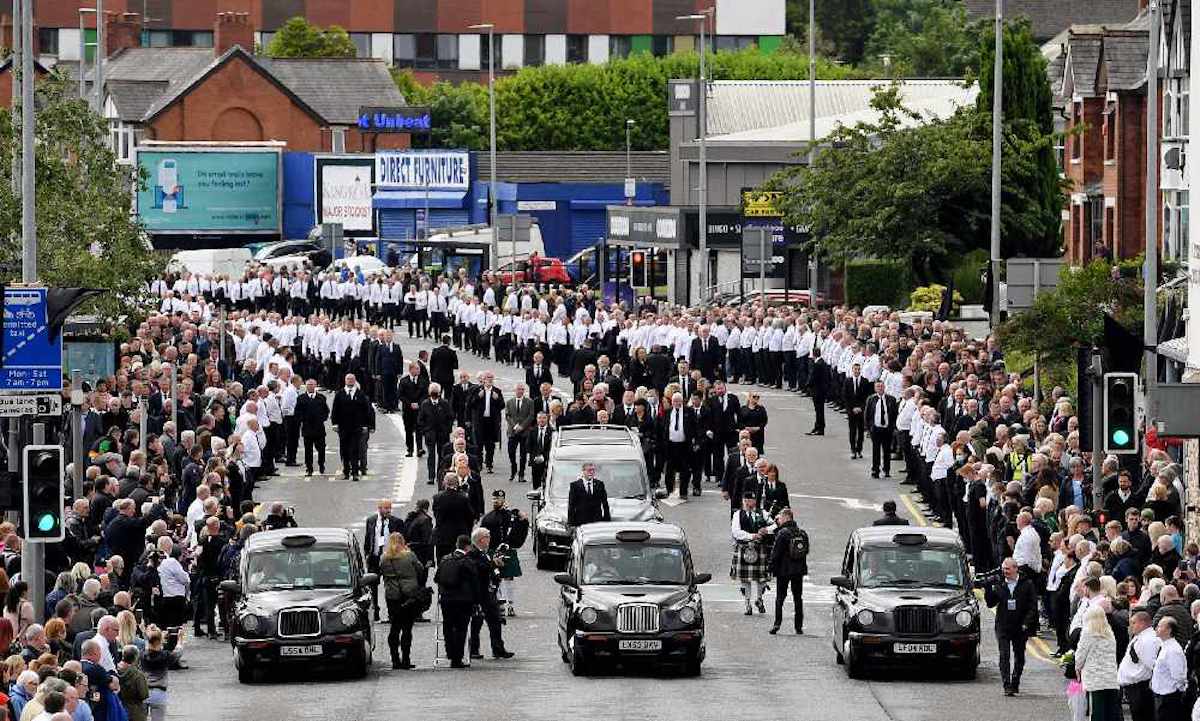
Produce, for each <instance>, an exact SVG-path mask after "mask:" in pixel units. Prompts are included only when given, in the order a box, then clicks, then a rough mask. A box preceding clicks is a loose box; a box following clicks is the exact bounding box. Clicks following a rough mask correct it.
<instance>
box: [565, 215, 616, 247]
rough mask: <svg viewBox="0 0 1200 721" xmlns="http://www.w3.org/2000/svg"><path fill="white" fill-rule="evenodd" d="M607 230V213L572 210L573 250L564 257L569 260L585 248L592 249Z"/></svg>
mask: <svg viewBox="0 0 1200 721" xmlns="http://www.w3.org/2000/svg"><path fill="white" fill-rule="evenodd" d="M607 230H608V226H607V224H606V214H605V211H603V210H572V211H571V250H570V252H569V253H566V254H565V256H564V257H565V258H569V257H571V256H573V255H575V254H576V253H578V252H579V251H581V250H583V249H584V248H590V247H592V246H593V245H595V244H596V242H597V241H598V240H600V238H601V237H602V236H603V235H604V233H605V231H607Z"/></svg>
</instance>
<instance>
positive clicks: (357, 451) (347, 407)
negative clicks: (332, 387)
mask: <svg viewBox="0 0 1200 721" xmlns="http://www.w3.org/2000/svg"><path fill="white" fill-rule="evenodd" d="M345 381H346V385H345V386H344V387H342V388H339V389H338V392H337V394H336V395H335V396H334V397H333V412H332V413H331V414H330V418H331V420H332V421H333V425H334V427H335V428H337V432H338V452H339V453H340V454H341V456H342V478H352V479H353V480H355V481H357V480H358V475H359V473H360V472H365V468H366V465H367V461H366V458H365V457H364V456H363V454H362V446H361V441H362V436H363V433H365V432H366V429H367V428H368V427H369V424H370V418H371V416H372V412H371V401H370V399H368V398H367V394H366V393H365V392H364V391H363V389H362V387H361V386H359V385H358V380H357V379H356V378H355V377H354V374H353V373H347V374H346V379H345Z"/></svg>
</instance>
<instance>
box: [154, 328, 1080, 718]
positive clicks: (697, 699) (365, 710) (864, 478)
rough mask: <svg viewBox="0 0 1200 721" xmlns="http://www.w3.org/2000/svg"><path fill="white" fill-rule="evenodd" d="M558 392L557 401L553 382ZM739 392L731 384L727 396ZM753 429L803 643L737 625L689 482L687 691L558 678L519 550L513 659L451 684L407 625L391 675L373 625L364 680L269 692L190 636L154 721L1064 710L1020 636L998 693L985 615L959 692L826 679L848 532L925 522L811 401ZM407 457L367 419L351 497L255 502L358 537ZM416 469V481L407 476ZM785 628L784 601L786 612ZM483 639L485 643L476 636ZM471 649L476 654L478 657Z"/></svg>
mask: <svg viewBox="0 0 1200 721" xmlns="http://www.w3.org/2000/svg"><path fill="white" fill-rule="evenodd" d="M402 336H403V334H399V337H397V341H398V342H399V343H400V344H401V345H402V347H403V348H404V351H405V353H406V355H409V356H415V354H416V351H417V350H418V349H419V348H422V347H426V346H425V345H423V344H419V343H418V341H415V340H409V339H407V338H404V337H402ZM459 359H460V362H461V364H462V366H463V367H464V368H465V369H466V370H470V371H472V373H474V372H475V371H479V370H483V369H485V368H487V369H491V370H493V371H494V372H495V373H496V375H497V385H498V386H499V387H500V388H501V389H502V390H503V391H504V392H505V396H506V397H508V396H509V395H510V389H511V387H512V384H513V383H515V382H517V380H519V379H520V378H521V376H522V375H523V373H521V372H519V371H518V369H516V368H513V367H512V366H499V365H497V364H495V363H493V362H485V361H483V360H482V359H479V358H476V357H475V356H472V355H470V354H469V353H465V352H462V353H459ZM560 385H561V386H563V387H566V384H565V383H561V382H560ZM733 389H734V390H735V391H737V392H739V393H742V392H744V391H745V390H747V388H746V387H742V386H734V387H733ZM760 392H761V393H762V395H763V402H764V404H765V406H766V407H767V410H768V413H769V414H770V420H769V422H768V425H767V427H766V456H767V457H768V458H769V459H770V460H772V461H773V462H775V463H777V464H778V465H779V467H780V469H781V480H783V481H784V482H786V483H787V484H788V488H789V491H790V492H791V496H792V498H793V508H794V510H796V512H797V519H798V522H799V523H800V525H801V526H802V527H803V528H805V529H806V530H807V531H808V533H809V536H810V539H811V544H812V549H811V552H810V555H809V572H810V575H809V577H808V578H807V579H806V582H805V585H804V601H805V623H804V627H805V634H804V635H803V636H796V635H794V634H793V633H791V631H790V630H789V629H790V628H791V624H790V622H789V621H787V620H785V622H784V625H783V630H781V632H780V634H779V635H778V636H769V635H768V634H767V629H768V628H769V627H770V625H771V611H772V605H773V598H772V597H770V595H768V598H767V612H768V613H767V615H766V616H763V615H759V614H757V613H756V614H755V615H754V616H753V617H747V616H745V615H743V610H744V607H743V604H742V600H741V596H740V594H739V592H738V588H737V586H736V584H735V583H734V582H732V581H731V580H730V579H729V562H730V554H731V551H730V541H729V531H728V520H727V519H728V503H727V502H726V501H724V500H723V499H722V498H721V496H720V493H719V492H718V491H717V490H715V488H713V487H711V486H708V485H707V484H706V485H705V488H704V493H703V495H702V496H701V497H699V498H690V499H689V500H688V501H686V502H679V501H678V500H676V499H669V500H667V501H664V502H663V514H664V516H665V517H666V520H667V521H668V522H671V523H675V524H678V525H680V526H682V527H683V528H684V529H685V530H686V531H687V533H688V539H689V543H690V545H691V548H692V554H693V558H694V563H695V567H696V570H697V571H698V572H699V571H707V572H710V573H712V575H713V580H712V581H711V582H710V583H708V584H706V585H704V586H701V591H702V594H703V597H704V604H705V610H706V626H707V628H706V630H707V644H708V657H707V660H706V661H705V663H704V666H703V675H702V676H701V677H700V678H695V679H690V678H683V677H680V676H678V675H677V674H676V673H674V672H670V671H667V670H663V671H656V670H654V669H649V670H646V669H637V670H633V671H624V670H612V671H608V672H604V673H601V674H600V675H597V676H593V677H589V678H574V677H572V676H571V674H570V672H569V670H568V668H567V666H566V665H565V664H563V663H562V661H561V659H560V658H559V651H558V647H557V644H556V641H555V630H556V623H557V622H556V607H557V603H558V594H559V587H558V586H557V584H555V583H554V581H553V578H552V575H553V574H552V572H547V571H537V570H535V569H534V559H533V557H532V554H531V552H530V546H531V544H529V543H526V545H525V547H524V548H522V549H521V563H522V567H523V569H524V572H525V575H524V576H523V577H522V578H520V579H519V580H518V582H517V604H516V606H517V617H516V618H513V619H509V620H508V623H507V625H506V627H505V630H504V636H505V641H506V644H507V646H508V648H509V649H510V650H512V651H514V652H515V653H516V657H515V658H513V659H511V660H507V661H499V660H492V659H490V658H488V659H485V660H483V661H476V662H475V663H474V665H473V666H472V667H471V668H470V669H468V670H464V671H453V670H450V669H448V668H445V667H434V665H433V659H434V644H435V641H434V629H433V628H432V625H431V624H418V625H417V626H416V628H415V639H414V642H413V663H415V664H416V665H417V668H416V669H414V670H411V671H393V670H391V668H390V666H389V664H388V661H387V658H388V652H387V644H386V634H387V627H386V625H383V624H379V625H377V626H376V643H377V646H376V649H375V654H374V659H375V663H374V665H373V667H372V668H371V670H370V673H369V675H368V677H367V678H366V679H363V680H348V679H344V678H341V677H340V676H338V675H337V673H336V672H337V669H333V670H330V671H316V672H306V673H299V672H296V671H291V672H289V676H287V677H279V676H278V675H276V677H274V678H272V679H271V680H269V681H267V682H265V683H260V684H255V685H250V686H246V685H242V684H239V683H238V681H237V676H236V672H235V670H234V667H233V660H232V654H231V652H230V649H229V646H228V644H225V643H221V642H218V641H215V640H210V639H194V638H189V639H188V640H187V641H186V643H185V649H184V650H185V655H186V658H187V660H188V662H189V663H190V665H191V668H190V670H187V671H180V672H173V673H172V674H171V677H170V700H169V706H168V718H171V719H188V720H189V721H207V720H209V719H212V720H213V721H216V720H221V721H227V720H230V719H251V718H253V719H268V720H270V719H288V720H289V721H301V720H305V719H314V720H316V719H320V720H321V721H358V720H367V719H385V718H386V719H393V718H398V717H403V718H406V719H409V718H411V719H440V720H448V721H455V720H457V719H467V718H486V719H562V718H581V719H589V720H591V719H595V720H597V721H600V720H602V719H645V718H654V719H661V720H663V721H667V720H674V719H679V720H680V721H685V720H686V721H692V720H694V719H727V718H738V719H743V718H744V719H751V718H753V719H785V718H786V719H789V721H790V720H807V719H812V720H813V721H818V720H819V721H825V720H826V719H831V718H837V719H839V721H884V720H888V721H920V720H925V719H949V720H950V721H955V720H957V719H971V720H972V721H993V720H994V721H1011V719H1013V718H1054V717H1058V716H1061V715H1062V714H1065V713H1066V712H1067V709H1066V704H1065V696H1064V694H1063V684H1064V681H1063V678H1062V673H1061V671H1060V669H1059V668H1058V666H1057V665H1056V664H1054V662H1053V661H1052V660H1051V659H1050V658H1049V656H1048V653H1049V650H1050V649H1049V647H1047V646H1046V643H1045V641H1043V640H1042V639H1034V640H1032V641H1031V642H1030V645H1029V647H1028V651H1029V653H1028V660H1027V664H1026V671H1025V676H1024V679H1023V680H1022V683H1021V694H1020V696H1019V697H1016V698H1006V697H1005V696H1004V695H1003V692H1002V688H1001V684H1000V676H999V671H998V669H997V661H996V658H997V652H996V643H995V639H994V637H993V636H992V633H991V616H990V615H988V616H986V617H985V619H984V624H983V625H984V630H985V638H984V643H983V647H982V649H981V655H982V664H981V666H980V669H979V674H978V678H977V679H976V680H974V681H957V680H950V679H949V678H948V677H947V675H946V674H944V673H941V672H940V670H939V669H938V668H936V667H929V668H913V669H911V670H909V671H906V672H901V673H895V674H891V675H885V676H880V677H878V678H873V679H872V680H864V681H854V680H850V679H849V678H847V676H846V674H845V671H844V669H843V667H841V666H838V665H836V663H835V661H834V654H833V648H832V644H831V640H830V628H831V626H830V616H829V611H830V604H831V602H832V599H833V589H832V587H831V586H830V585H829V579H830V577H831V576H835V575H837V574H838V572H839V570H840V566H841V559H842V555H843V552H844V550H845V543H846V539H847V538H848V536H849V533H850V532H851V531H852V530H853V529H855V528H857V527H859V526H863V525H868V524H870V522H871V521H872V520H874V519H875V518H877V517H878V516H879V515H880V510H879V508H880V506H881V504H882V503H883V501H885V500H887V499H889V498H890V499H898V500H899V501H900V508H901V513H902V514H903V515H906V516H907V517H909V518H910V519H911V520H912V521H913V523H914V524H915V525H918V526H921V525H927V523H928V521H927V520H926V519H925V517H924V516H923V515H922V513H921V509H920V507H919V505H918V504H917V503H916V502H915V501H914V500H913V499H912V498H910V497H908V496H906V495H904V492H903V491H902V490H901V489H905V488H908V487H907V486H899V485H898V484H897V481H898V479H896V478H892V479H872V478H870V477H869V470H870V467H869V461H852V460H851V459H850V454H849V447H848V444H847V440H846V426H845V423H844V421H843V420H842V417H841V416H840V415H838V414H836V413H834V412H833V411H832V410H830V411H829V412H828V413H827V416H828V422H827V428H826V435H825V436H823V437H814V436H807V435H804V432H805V431H807V430H808V429H809V428H811V426H812V403H811V401H809V399H807V398H806V397H802V396H800V395H797V394H793V393H786V392H783V391H775V390H760ZM329 440H330V443H329V446H330V448H329V452H330V457H329V459H328V462H327V470H330V471H337V470H338V469H339V468H340V466H339V463H338V461H337V455H336V450H337V449H336V446H337V444H336V436H333V435H331V436H330V439H329ZM497 451H498V452H497V463H496V473H495V474H494V475H490V476H489V475H485V476H484V488H485V492H486V494H488V495H489V497H490V492H491V491H492V490H493V489H495V488H503V489H505V491H506V492H507V493H508V498H509V501H510V505H516V506H518V507H521V508H526V509H528V506H529V502H528V501H526V500H525V499H524V492H525V491H526V490H527V489H528V488H529V486H528V485H527V484H519V483H512V484H510V483H508V482H507V479H508V471H509V466H508V461H507V457H506V456H505V457H504V458H503V459H502V458H501V456H503V455H504V451H503V447H502V446H501V447H500V448H498V449H497ZM424 460H425V459H424V458H420V459H418V458H406V457H405V453H404V434H403V428H402V423H401V419H400V416H399V415H398V414H395V415H385V414H379V415H378V422H377V432H376V434H375V435H374V436H372V438H371V443H370V457H369V467H370V473H369V474H368V475H367V476H366V477H365V478H363V479H362V480H361V481H359V482H358V483H354V482H350V481H342V480H341V478H340V475H330V476H325V477H320V476H317V477H313V478H311V479H308V478H304V477H303V475H302V472H303V469H294V468H288V469H282V470H283V474H282V475H281V476H280V477H277V478H274V479H271V480H269V481H267V482H266V483H265V484H262V486H260V487H259V488H258V489H257V490H256V496H257V498H258V499H259V500H263V501H274V500H279V501H284V502H286V503H288V504H289V505H292V506H294V507H295V511H296V516H297V519H298V521H299V522H300V524H301V525H314V526H339V527H345V528H350V529H353V530H354V531H355V532H356V533H357V534H358V535H359V536H360V538H361V534H362V528H363V523H364V519H365V518H366V517H367V516H368V515H370V514H371V513H373V512H374V508H375V504H376V502H377V501H378V499H380V498H391V499H393V500H394V501H395V502H396V503H397V507H396V511H395V513H396V514H397V515H399V516H401V517H403V516H404V515H405V514H406V513H407V512H408V509H409V507H410V505H411V504H412V503H413V502H414V501H415V500H416V499H419V498H428V497H431V495H432V487H431V486H428V485H426V484H425V473H424ZM418 463H419V466H418ZM790 613H791V602H790V600H789V602H788V604H787V609H786V611H785V614H790ZM485 635H486V629H485ZM484 645H485V651H486V641H485V642H484Z"/></svg>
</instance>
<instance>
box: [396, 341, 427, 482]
mask: <svg viewBox="0 0 1200 721" xmlns="http://www.w3.org/2000/svg"><path fill="white" fill-rule="evenodd" d="M398 388H399V393H400V411H401V413H402V415H403V418H404V448H405V454H404V455H405V456H407V457H409V458H411V457H412V454H413V446H414V445H416V447H417V455H418V456H423V455H425V449H424V448H422V447H421V441H422V440H423V439H422V438H421V434H420V432H419V429H420V424H419V423H418V422H417V414H418V412H419V411H420V410H421V403H423V402H424V401H425V399H426V398H428V397H429V384H428V383H426V382H425V381H424V380H423V379H422V378H421V366H419V365H418V364H417V362H416V361H410V362H409V364H408V374H407V375H405V376H404V377H403V378H401V379H400V383H399V385H398Z"/></svg>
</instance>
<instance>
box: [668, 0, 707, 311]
mask: <svg viewBox="0 0 1200 721" xmlns="http://www.w3.org/2000/svg"><path fill="white" fill-rule="evenodd" d="M714 11H715V8H713V7H709V8H706V9H705V10H704V12H699V13H693V14H691V15H677V16H675V19H676V20H697V21H699V22H700V107H699V111H698V116H699V118H698V122H697V124H698V125H699V128H698V131H699V135H700V197H699V200H700V301H703V300H704V299H705V297H706V296H707V295H708V140H707V136H708V80H707V77H706V74H705V56H706V55H707V54H708V46H707V44H706V43H705V42H704V34H705V31H706V30H707V25H706V24H707V22H708V19H709V18H710V17H712V16H713V13H714Z"/></svg>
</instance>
